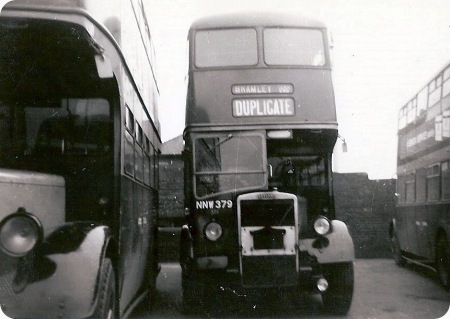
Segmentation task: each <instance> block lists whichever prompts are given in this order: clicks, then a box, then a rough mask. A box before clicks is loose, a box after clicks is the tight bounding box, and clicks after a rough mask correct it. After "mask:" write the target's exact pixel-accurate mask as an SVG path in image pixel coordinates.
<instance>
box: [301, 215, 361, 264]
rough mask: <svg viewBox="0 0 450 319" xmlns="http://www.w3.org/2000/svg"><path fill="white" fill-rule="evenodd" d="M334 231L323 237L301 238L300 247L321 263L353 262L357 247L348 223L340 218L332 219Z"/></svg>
mask: <svg viewBox="0 0 450 319" xmlns="http://www.w3.org/2000/svg"><path fill="white" fill-rule="evenodd" d="M331 229H332V231H331V232H330V233H329V234H327V235H325V236H323V237H322V238H320V237H319V238H314V239H301V240H300V241H299V249H300V251H301V252H308V254H309V255H311V256H314V257H316V259H317V262H318V263H319V264H328V263H342V262H351V261H353V260H355V248H354V245H353V240H352V237H351V236H350V233H349V231H348V228H347V225H346V224H345V223H343V222H341V221H339V220H333V221H331Z"/></svg>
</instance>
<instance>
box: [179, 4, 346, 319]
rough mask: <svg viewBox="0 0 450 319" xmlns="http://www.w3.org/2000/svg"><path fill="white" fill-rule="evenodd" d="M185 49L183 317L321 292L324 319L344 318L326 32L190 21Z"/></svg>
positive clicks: (286, 25) (263, 23) (301, 24)
mask: <svg viewBox="0 0 450 319" xmlns="http://www.w3.org/2000/svg"><path fill="white" fill-rule="evenodd" d="M188 39H189V46H190V47H189V53H190V55H189V81H188V90H187V103H186V128H185V131H184V141H185V148H184V155H183V156H184V163H185V166H184V168H185V201H186V225H185V226H184V227H183V229H182V233H181V247H180V248H181V256H180V263H181V267H182V285H183V304H184V309H185V310H187V311H191V310H196V309H197V308H198V307H199V305H201V304H202V302H203V301H204V300H207V299H209V298H207V297H211V296H214V295H217V293H215V291H219V292H220V291H222V292H229V293H231V294H234V295H245V296H252V295H253V294H252V293H248V294H247V292H256V294H255V295H259V292H263V294H264V293H268V294H270V293H278V292H279V291H284V290H286V291H290V292H299V291H303V292H304V291H307V292H309V293H320V294H321V295H322V301H323V306H324V309H325V310H327V311H329V312H331V313H333V314H345V313H347V312H348V310H349V309H350V305H351V300H352V296H353V260H354V247H353V242H352V238H351V236H350V234H349V231H348V229H347V226H346V225H345V224H344V223H343V222H341V221H338V220H336V218H335V209H334V197H333V183H332V180H333V172H332V153H333V148H334V146H335V143H336V140H337V137H338V124H337V117H336V106H335V101H334V92H333V84H332V77H331V58H330V52H329V48H330V47H331V40H330V39H329V37H328V32H327V29H326V26H325V25H324V24H323V23H321V22H318V21H314V20H310V19H306V18H304V17H301V16H297V15H285V14H280V15H278V14H270V15H269V14H255V13H252V14H236V15H223V16H217V17H209V18H204V19H201V20H198V21H197V22H194V23H193V24H192V26H191V29H190V32H189V37H188ZM241 291H243V293H241Z"/></svg>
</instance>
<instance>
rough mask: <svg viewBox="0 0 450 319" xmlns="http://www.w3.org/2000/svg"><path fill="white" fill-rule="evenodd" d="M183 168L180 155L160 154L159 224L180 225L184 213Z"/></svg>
mask: <svg viewBox="0 0 450 319" xmlns="http://www.w3.org/2000/svg"><path fill="white" fill-rule="evenodd" d="M183 178H184V169H183V161H182V160H181V155H162V156H161V157H160V161H159V205H160V206H159V216H160V225H161V226H180V225H181V224H182V222H183V216H184V215H183V213H184V190H183V187H184V181H183Z"/></svg>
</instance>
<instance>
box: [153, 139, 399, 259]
mask: <svg viewBox="0 0 450 319" xmlns="http://www.w3.org/2000/svg"><path fill="white" fill-rule="evenodd" d="M178 141H179V142H180V143H181V142H182V140H181V138H180V139H179V140H178ZM173 142H176V140H175V141H171V143H173ZM171 149H172V152H171V154H167V153H166V154H163V155H162V156H161V159H160V174H159V178H160V181H159V183H160V197H159V201H160V223H159V226H160V229H161V232H160V234H159V236H160V237H159V238H160V245H161V246H160V248H159V252H160V257H161V260H162V261H177V260H178V259H177V258H178V245H179V242H178V240H179V227H180V226H181V225H182V223H183V221H184V192H183V187H184V184H183V174H184V169H183V160H182V158H181V155H180V154H174V153H173V148H171ZM180 149H181V147H178V150H180ZM163 150H164V146H163ZM175 152H176V151H175ZM180 152H181V151H180ZM333 179H334V181H333V183H334V196H335V206H336V218H337V219H339V220H342V221H343V222H345V223H346V224H347V225H348V227H349V229H350V232H351V235H352V237H353V241H354V244H355V253H356V257H357V258H390V257H391V251H390V242H389V232H388V230H389V228H388V225H389V220H390V218H391V217H392V216H393V213H394V209H395V180H394V179H386V180H370V179H369V178H368V175H367V174H366V173H348V174H340V173H334V174H333Z"/></svg>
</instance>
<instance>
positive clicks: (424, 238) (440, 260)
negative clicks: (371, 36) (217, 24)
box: [389, 64, 450, 289]
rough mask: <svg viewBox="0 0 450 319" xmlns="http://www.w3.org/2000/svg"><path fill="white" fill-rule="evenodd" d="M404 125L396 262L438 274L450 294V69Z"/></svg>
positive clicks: (394, 224)
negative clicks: (407, 263) (414, 265)
mask: <svg viewBox="0 0 450 319" xmlns="http://www.w3.org/2000/svg"><path fill="white" fill-rule="evenodd" d="M398 125H399V126H398V158H397V191H396V195H397V205H396V206H397V207H396V212H395V216H394V218H393V219H392V221H391V223H390V229H389V232H390V238H391V243H392V251H393V254H394V259H395V262H396V264H397V265H400V266H402V265H404V264H405V263H406V262H412V263H417V264H420V265H422V266H425V267H427V268H430V269H432V270H434V271H436V272H437V273H438V275H439V279H440V281H441V283H442V285H443V286H444V287H445V288H447V289H449V288H450V244H449V239H450V64H446V65H445V67H443V68H442V69H441V70H440V71H439V72H438V73H437V74H436V75H435V76H434V77H433V78H432V79H431V80H430V81H429V82H428V83H427V84H426V85H425V86H424V87H423V88H422V89H421V90H420V91H419V92H418V93H417V94H415V95H414V96H413V97H412V99H410V100H409V101H408V102H407V103H406V105H404V106H403V107H402V108H401V109H400V113H399V123H398Z"/></svg>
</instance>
